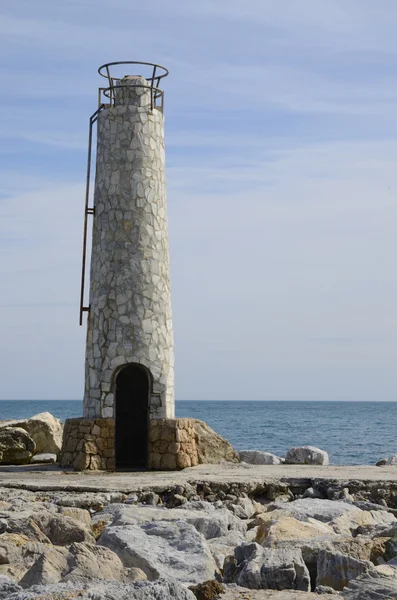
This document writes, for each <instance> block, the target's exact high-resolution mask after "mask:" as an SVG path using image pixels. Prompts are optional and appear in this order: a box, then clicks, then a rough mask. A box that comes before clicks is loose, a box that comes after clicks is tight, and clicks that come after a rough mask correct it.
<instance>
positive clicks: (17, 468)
mask: <svg viewBox="0 0 397 600" xmlns="http://www.w3.org/2000/svg"><path fill="white" fill-rule="evenodd" d="M69 470H70V471H71V470H72V469H63V468H61V467H60V466H59V465H46V464H43V465H0V473H37V472H43V471H55V472H58V473H63V472H65V471H69Z"/></svg>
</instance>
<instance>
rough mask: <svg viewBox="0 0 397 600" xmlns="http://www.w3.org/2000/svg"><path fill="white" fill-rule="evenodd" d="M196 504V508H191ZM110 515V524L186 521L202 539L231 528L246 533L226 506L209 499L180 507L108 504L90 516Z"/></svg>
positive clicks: (244, 527)
mask: <svg viewBox="0 0 397 600" xmlns="http://www.w3.org/2000/svg"><path fill="white" fill-rule="evenodd" d="M194 507H196V508H194ZM107 515H111V516H112V524H113V525H119V526H123V525H129V524H141V523H149V522H151V521H179V520H180V521H185V522H186V523H189V524H190V525H193V527H194V528H195V529H197V531H198V532H199V533H201V534H202V535H203V537H204V538H205V539H212V538H218V537H221V536H224V535H228V534H229V533H230V532H231V531H240V532H242V533H245V532H246V530H247V525H246V524H245V523H244V522H242V521H241V520H240V519H238V518H237V517H236V516H234V515H233V514H231V512H230V511H229V510H227V509H226V508H218V509H217V508H215V507H214V506H213V505H212V504H209V503H208V502H199V503H189V504H185V505H184V506H183V507H181V508H173V509H172V510H171V509H167V508H159V507H148V506H134V507H131V506H125V505H120V504H118V505H116V504H113V505H109V506H108V507H107V508H106V510H104V511H103V512H102V513H98V514H97V515H95V517H94V518H93V523H95V522H96V521H97V520H98V519H100V520H102V519H104V518H106V517H107Z"/></svg>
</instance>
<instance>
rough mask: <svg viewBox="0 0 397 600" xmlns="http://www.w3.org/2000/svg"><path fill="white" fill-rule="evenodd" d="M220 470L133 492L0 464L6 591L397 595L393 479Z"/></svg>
mask: <svg viewBox="0 0 397 600" xmlns="http://www.w3.org/2000/svg"><path fill="white" fill-rule="evenodd" d="M234 468H236V469H237V465H236V466H234ZM240 468H241V467H240ZM254 469H255V468H254V467H252V472H254ZM313 469H315V467H313ZM217 470H218V471H219V472H220V471H221V470H222V465H220V466H213V467H212V471H211V472H212V476H211V479H210V480H207V481H206V480H205V478H204V477H202V475H203V473H202V472H200V468H192V469H190V470H189V477H188V479H189V481H184V482H183V483H180V484H173V483H172V478H173V474H171V473H169V474H168V475H167V477H168V485H165V484H164V483H163V484H162V485H156V478H157V474H151V478H152V484H151V485H148V486H145V487H144V489H139V488H140V487H142V486H136V488H137V489H135V491H130V492H129V493H124V492H122V491H106V477H107V476H106V475H102V476H101V475H97V476H96V481H100V480H101V479H102V480H103V483H104V486H103V487H104V491H102V492H99V491H89V489H90V479H92V476H89V475H80V476H78V475H77V474H76V475H74V476H73V477H75V478H78V477H79V479H80V484H79V485H78V486H77V484H76V485H74V484H72V485H71V486H69V487H70V489H69V490H62V489H58V490H56V489H55V490H51V489H46V488H45V486H42V488H43V489H37V488H38V487H40V486H38V485H37V483H36V484H35V483H33V482H29V475H30V474H28V473H26V476H25V475H24V476H23V477H21V476H20V477H19V487H18V485H17V482H16V481H15V480H14V481H13V482H11V481H10V480H7V478H6V477H5V476H4V475H2V474H1V473H0V481H1V482H2V488H1V490H0V531H1V533H0V599H6V598H7V599H10V600H28V599H32V600H33V599H41V600H44V599H45V600H55V599H63V600H66V599H72V598H80V599H81V598H86V599H87V600H88V599H90V600H99V599H104V600H116V599H117V600H119V599H124V598H125V600H127V598H128V599H131V598H132V599H134V598H137V599H139V600H152V599H153V600H155V599H156V600H159V599H160V598H161V599H164V600H167V599H168V598H170V599H171V598H176V599H181V600H194V598H198V599H199V600H211V599H212V598H220V599H221V600H235V599H245V600H246V599H247V598H250V600H251V599H252V600H266V599H268V598H269V599H274V600H294V599H295V600H316V599H318V600H319V599H320V598H325V599H326V598H335V599H336V598H338V597H339V598H344V599H345V600H361V599H363V600H364V599H365V600H375V599H379V598H382V600H387V599H389V598H397V562H396V557H397V518H396V515H397V478H396V479H394V480H390V481H388V482H382V483H381V484H380V482H379V481H376V480H343V479H332V478H330V479H325V478H318V479H317V478H315V477H313V478H310V479H308V478H299V477H297V478H290V479H288V480H282V479H281V478H278V479H268V480H262V481H261V482H258V481H257V480H255V481H251V480H250V477H249V475H247V477H246V478H245V481H233V480H230V481H228V482H225V481H217V480H216V477H215V476H214V473H216V471H217ZM246 470H247V471H248V472H250V471H251V469H250V468H248V469H246ZM195 474H196V476H195ZM43 475H45V474H43ZM158 475H161V474H158ZM56 477H57V479H58V480H59V479H60V478H61V477H62V474H61V473H59V474H57V475H56ZM69 477H71V476H68V475H65V474H63V478H64V481H65V484H67V481H68V478H69ZM114 477H115V478H116V479H117V477H118V476H117V475H114ZM123 477H124V478H125V479H128V474H120V479H122V478H123ZM48 479H50V477H48ZM131 479H132V481H133V478H131ZM23 487H25V488H29V487H31V488H34V489H30V490H29V489H23ZM50 487H51V486H50ZM52 487H56V486H52ZM58 487H62V486H58ZM64 487H66V486H64ZM76 487H78V489H76ZM131 487H134V486H133V483H132V484H131ZM73 488H74V489H73ZM208 581H210V582H212V583H207V584H205V583H204V582H208Z"/></svg>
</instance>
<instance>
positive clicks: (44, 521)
mask: <svg viewBox="0 0 397 600" xmlns="http://www.w3.org/2000/svg"><path fill="white" fill-rule="evenodd" d="M32 519H33V520H34V522H35V523H36V525H37V526H38V527H39V528H40V530H41V531H42V532H43V533H44V534H45V535H46V536H47V537H48V539H49V540H50V541H51V542H52V543H53V544H55V545H56V546H67V545H68V544H72V543H73V542H89V543H93V542H94V541H95V540H94V537H93V535H92V533H91V532H90V531H89V530H88V528H87V527H86V526H85V525H83V524H81V523H80V522H78V521H76V519H75V518H71V517H67V516H64V515H58V514H51V513H45V512H42V513H39V514H37V515H33V516H32Z"/></svg>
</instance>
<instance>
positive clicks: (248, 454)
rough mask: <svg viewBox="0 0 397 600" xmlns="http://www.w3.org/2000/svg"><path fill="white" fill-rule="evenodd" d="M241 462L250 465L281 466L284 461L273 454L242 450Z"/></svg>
mask: <svg viewBox="0 0 397 600" xmlns="http://www.w3.org/2000/svg"><path fill="white" fill-rule="evenodd" d="M239 456H240V460H241V462H245V463H248V464H250V465H281V463H283V462H284V461H283V459H281V458H280V457H279V456H276V455H275V454H272V453H271V452H262V451H261V450H241V452H240V455H239Z"/></svg>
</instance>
